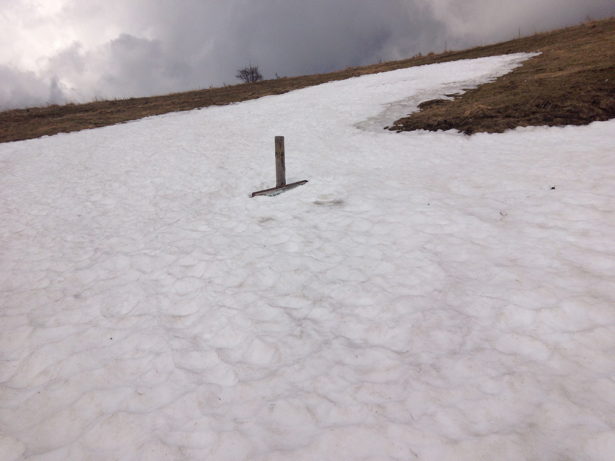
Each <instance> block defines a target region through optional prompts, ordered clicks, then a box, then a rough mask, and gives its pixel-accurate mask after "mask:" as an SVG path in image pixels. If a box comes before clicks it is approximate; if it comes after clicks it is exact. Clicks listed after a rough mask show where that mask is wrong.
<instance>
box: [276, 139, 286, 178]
mask: <svg viewBox="0 0 615 461" xmlns="http://www.w3.org/2000/svg"><path fill="white" fill-rule="evenodd" d="M275 181H276V182H275V187H284V186H285V185H286V164H285V159H284V136H276V137H275Z"/></svg>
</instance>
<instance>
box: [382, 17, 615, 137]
mask: <svg viewBox="0 0 615 461" xmlns="http://www.w3.org/2000/svg"><path fill="white" fill-rule="evenodd" d="M497 46H499V47H501V46H504V47H505V48H507V49H509V50H510V51H511V52H522V51H524V52H532V51H539V52H541V54H540V55H539V56H536V57H534V58H532V59H530V60H528V61H527V62H526V63H524V65H523V66H521V67H519V68H517V69H516V70H514V71H513V72H511V73H509V74H507V75H505V76H503V77H500V78H499V79H497V80H496V81H494V82H492V83H488V84H485V85H482V86H480V87H478V88H476V89H473V90H469V91H467V92H466V93H464V94H462V95H460V96H457V97H456V98H454V100H452V101H450V100H449V101H447V100H435V101H426V102H424V103H422V104H420V105H419V111H418V112H415V113H413V114H410V115H409V116H407V117H404V118H402V119H400V120H398V121H396V122H395V123H394V124H393V126H391V127H390V128H389V129H390V130H393V131H410V130H431V131H437V130H451V129H455V130H459V131H461V132H463V133H466V134H472V133H477V132H489V133H501V132H503V131H505V130H508V129H512V128H516V127H519V126H543V125H547V126H563V125H586V124H588V123H591V122H594V121H600V120H609V119H612V118H615V19H608V20H604V21H596V22H591V23H586V24H583V25H581V26H577V27H573V28H568V29H563V30H561V31H557V32H553V33H550V34H540V35H537V36H535V37H534V38H533V40H532V38H524V39H520V40H514V41H511V42H508V43H507V44H500V45H497Z"/></svg>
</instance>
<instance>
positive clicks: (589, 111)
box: [0, 18, 615, 142]
mask: <svg viewBox="0 0 615 461" xmlns="http://www.w3.org/2000/svg"><path fill="white" fill-rule="evenodd" d="M531 51H540V52H542V55H540V56H539V57H536V58H534V59H532V60H530V61H528V63H526V64H525V65H524V66H523V67H521V68H520V69H518V70H517V71H515V72H513V73H512V74H510V75H509V76H506V77H503V78H501V79H499V80H497V81H496V82H495V83H492V84H488V85H484V86H482V87H480V88H478V89H477V90H473V91H469V92H467V93H466V94H465V95H464V96H462V97H459V98H457V99H456V100H455V101H454V102H440V103H431V104H427V107H425V108H424V110H422V111H421V112H420V113H416V114H413V115H411V116H410V117H408V118H404V119H401V120H399V121H397V122H396V123H395V125H394V126H393V127H392V128H391V129H393V130H397V131H404V130H414V129H429V130H438V129H451V128H456V129H459V130H461V131H464V132H466V133H473V132H477V131H503V130H505V129H508V128H513V127H516V126H526V125H563V124H585V123H590V122H592V121H595V120H606V119H609V118H613V117H615V18H612V19H607V20H602V21H595V22H588V23H585V24H582V25H580V26H576V27H571V28H567V29H561V30H557V31H553V32H547V33H542V34H536V35H534V36H531V37H524V38H520V39H517V40H512V41H509V42H504V43H499V44H496V45H489V46H483V47H478V48H472V49H469V50H464V51H449V52H446V53H442V54H437V55H436V54H431V55H428V56H416V57H413V58H410V59H406V60H402V61H394V62H388V63H382V64H375V65H371V66H366V67H355V68H348V69H345V70H342V71H338V72H332V73H328V74H317V75H308V76H302V77H291V78H281V79H276V80H268V81H263V82H258V83H253V84H241V85H233V86H227V87H223V88H212V89H207V90H199V91H191V92H186V93H178V94H171V95H166V96H155V97H147V98H131V99H124V100H115V101H98V102H92V103H88V104H69V105H64V106H50V107H42V108H32V109H19V110H11V111H6V112H0V142H8V141H18V140H22V139H30V138H36V137H40V136H44V135H52V134H56V133H60V132H70V131H78V130H83V129H87V128H95V127H101V126H106V125H112V124H116V123H121V122H126V121H129V120H135V119H139V118H143V117H148V116H152V115H160V114H164V113H168V112H174V111H182V110H192V109H196V108H200V107H207V106H211V105H224V104H230V103H234V102H240V101H245V100H248V99H255V98H259V97H262V96H267V95H272V94H281V93H286V92H288V91H291V90H295V89H299V88H304V87H307V86H312V85H318V84H320V83H324V82H328V81H332V80H342V79H346V78H350V77H354V76H359V75H364V74H371V73H377V72H384V71H389V70H395V69H400V68H405V67H412V66H419V65H425V64H433V63H438V62H446V61H454V60H458V59H472V58H478V57H484V56H493V55H498V54H506V53H517V52H531Z"/></svg>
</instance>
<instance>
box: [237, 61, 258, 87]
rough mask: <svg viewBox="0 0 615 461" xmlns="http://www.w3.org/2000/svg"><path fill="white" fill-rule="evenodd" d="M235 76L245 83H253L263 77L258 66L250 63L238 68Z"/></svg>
mask: <svg viewBox="0 0 615 461" xmlns="http://www.w3.org/2000/svg"><path fill="white" fill-rule="evenodd" d="M235 77H237V78H238V79H239V80H241V81H243V82H245V83H254V82H258V81H259V80H262V79H263V76H262V75H261V73H260V72H259V70H258V66H253V65H252V64H250V65H249V66H246V67H244V68H243V69H239V70H238V71H237V75H236V76H235Z"/></svg>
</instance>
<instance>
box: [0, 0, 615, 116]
mask: <svg viewBox="0 0 615 461" xmlns="http://www.w3.org/2000/svg"><path fill="white" fill-rule="evenodd" d="M33 5H37V3H36V2H32V1H31V0H12V1H11V2H5V3H0V29H3V30H4V34H3V35H2V36H1V37H0V50H2V51H0V82H1V83H2V89H1V90H0V108H2V109H7V108H14V107H27V106H32V105H44V104H50V103H62V102H65V101H88V100H92V99H95V98H125V97H131V96H146V95H153V94H164V93H169V92H176V91H184V90H189V89H196V88H206V87H208V86H212V85H220V84H222V83H235V82H236V81H235V78H234V75H235V73H236V70H237V69H238V68H240V67H242V66H243V65H246V64H248V63H253V64H257V65H259V66H260V68H261V71H262V72H263V73H264V74H265V76H266V77H273V76H274V75H275V74H278V75H280V76H291V75H300V74H306V73H319V72H327V71H331V70H334V69H339V68H344V67H347V66H355V65H363V64H369V63H373V62H376V61H378V60H391V59H400V58H404V57H409V56H412V55H414V54H417V53H419V52H421V53H427V52H430V51H434V52H439V51H442V50H443V49H444V46H445V43H446V44H448V47H449V48H457V49H459V48H464V47H467V46H472V45H477V44H483V43H489V42H493V41H499V40H503V39H509V38H512V37H514V36H516V34H517V33H518V30H519V28H520V29H521V31H522V33H526V34H527V33H533V32H535V31H541V30H546V29H550V28H555V27H561V26H566V25H571V24H574V23H578V22H579V21H582V20H584V19H586V18H587V17H592V18H596V19H597V18H602V17H607V16H611V15H615V2H614V1H613V0H515V1H514V2H509V1H504V0H501V1H499V0H464V1H463V2H461V1H458V0H378V1H375V0H226V1H224V2H220V1H218V0H132V1H131V2H125V1H123V0H106V1H103V0H47V3H44V5H45V7H43V6H40V5H43V3H40V4H39V6H33Z"/></svg>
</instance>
